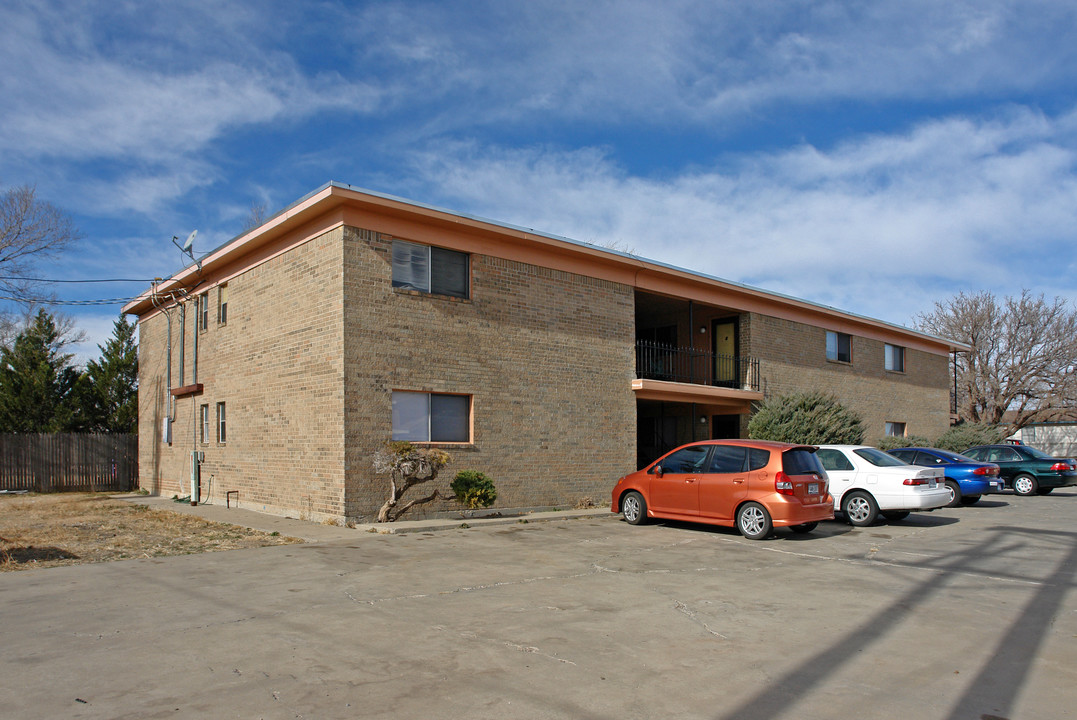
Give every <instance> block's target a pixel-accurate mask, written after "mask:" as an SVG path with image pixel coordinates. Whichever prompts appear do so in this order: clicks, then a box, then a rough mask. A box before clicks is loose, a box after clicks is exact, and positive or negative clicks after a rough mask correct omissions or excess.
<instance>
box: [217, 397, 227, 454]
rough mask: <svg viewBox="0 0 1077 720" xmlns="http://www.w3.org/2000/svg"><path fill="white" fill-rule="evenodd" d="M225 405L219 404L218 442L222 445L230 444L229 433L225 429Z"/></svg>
mask: <svg viewBox="0 0 1077 720" xmlns="http://www.w3.org/2000/svg"><path fill="white" fill-rule="evenodd" d="M224 410H225V408H224V403H223V402H219V403H217V442H219V443H221V444H222V445H223V444H224V443H226V442H228V433H227V432H226V427H225V413H224Z"/></svg>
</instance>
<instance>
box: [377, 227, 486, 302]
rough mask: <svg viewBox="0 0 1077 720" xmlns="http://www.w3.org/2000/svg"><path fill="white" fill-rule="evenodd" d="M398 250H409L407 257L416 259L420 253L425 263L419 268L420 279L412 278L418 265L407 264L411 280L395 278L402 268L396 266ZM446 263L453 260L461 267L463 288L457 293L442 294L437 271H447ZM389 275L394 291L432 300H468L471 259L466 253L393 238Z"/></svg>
mask: <svg viewBox="0 0 1077 720" xmlns="http://www.w3.org/2000/svg"><path fill="white" fill-rule="evenodd" d="M397 248H401V249H408V251H409V253H411V255H410V257H416V256H415V255H414V253H415V252H416V251H421V252H422V254H423V259H424V261H425V267H424V268H421V274H422V275H423V277H415V276H414V275H415V269H416V268H418V267H419V265H420V263H413V264H411V263H409V265H408V268H409V271H410V272H409V274H410V275H412V277H410V278H408V279H401V278H398V277H397V267H398V266H400V267H402V265H398V263H397V256H398V253H397ZM439 258H440V259H439ZM449 259H452V260H453V262H456V261H460V262H462V263H463V266H464V269H463V288H462V289H461V290H459V291H456V292H454V291H451V290H445V289H444V287H445V286H444V284H442V282H441V281H442V278H441V277H439V276H438V273H439V268H445V267H447V266H448V265H447V263H446V261H447V260H449ZM390 274H391V282H392V286H393V289H396V290H404V291H410V292H421V293H424V294H426V295H433V296H435V297H450V298H456V299H458V300H470V299H471V255H469V254H468V253H466V252H461V251H459V250H452V249H449V248H443V247H439V246H437V245H424V244H422V243H416V242H411V241H410V240H400V239H397V238H394V239H393V244H392V248H391V250H390ZM435 288H437V289H435Z"/></svg>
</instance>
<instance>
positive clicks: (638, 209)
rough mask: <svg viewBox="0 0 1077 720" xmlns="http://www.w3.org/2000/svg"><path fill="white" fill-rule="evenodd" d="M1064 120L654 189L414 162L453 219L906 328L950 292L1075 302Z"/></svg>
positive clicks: (513, 153) (803, 155)
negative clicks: (480, 218)
mask: <svg viewBox="0 0 1077 720" xmlns="http://www.w3.org/2000/svg"><path fill="white" fill-rule="evenodd" d="M1066 122H1068V120H1067V119H1065V118H1063V120H1062V121H1054V120H1052V119H1050V118H1047V117H1044V116H1043V115H1040V114H1037V113H1034V112H1029V111H1012V112H1009V113H1007V114H1006V115H1005V116H1004V117H1002V118H1000V119H996V120H971V119H963V118H953V119H944V120H938V121H932V122H927V123H924V124H922V125H920V126H919V127H917V128H915V129H913V130H911V131H909V132H907V133H904V134H900V135H873V136H865V137H859V138H856V139H853V140H850V141H848V142H846V143H844V144H842V145H840V146H838V147H836V148H834V149H831V150H827V151H824V150H819V149H816V148H810V147H798V148H794V149H791V150H788V151H784V152H779V153H774V154H770V155H765V156H743V157H733V158H729V159H728V162H727V164H726V165H720V166H714V167H711V168H705V169H697V170H696V171H694V172H692V173H690V174H683V175H679V176H673V177H668V178H664V179H660V180H655V179H644V178H638V177H629V176H626V175H625V174H624V173H623V172H622V171H621V170H620V169H619V168H618V167H617V166H616V165H615V164H614V163H613V162H612V161H610V160H609V159H608V158H607V157H606V156H604V155H603V154H602V153H600V152H597V151H594V150H583V151H551V150H548V149H544V148H532V149H530V150H502V151H489V150H482V149H477V148H475V147H474V146H468V145H459V144H457V145H443V146H438V147H435V148H432V149H431V151H430V152H429V153H427V154H423V155H419V156H416V158H415V166H414V167H415V169H416V173H417V174H418V175H419V176H420V177H422V178H423V179H424V181H425V183H426V190H425V191H424V195H423V196H424V197H427V196H430V195H431V194H433V195H435V196H437V195H438V194H439V193H440V197H441V198H442V200H441V202H443V203H445V204H447V205H448V206H449V207H457V208H459V207H465V208H468V209H469V211H471V212H475V213H477V214H480V215H485V216H487V217H491V218H494V219H499V220H502V221H505V222H510V223H514V224H519V225H523V226H527V227H534V228H536V229H538V230H541V231H546V232H552V233H555V234H563V235H567V236H569V237H573V238H576V239H580V240H584V241H588V242H595V243H598V244H604V243H609V242H616V243H618V244H620V245H622V246H628V247H632V248H635V249H636V251H637V252H638V253H639V254H641V255H644V256H646V257H649V258H652V259H656V260H660V261H663V262H669V263H672V264H675V265H678V266H682V267H687V268H692V269H695V270H698V271H701V272H704V273H709V274H714V275H718V276H720V277H724V278H727V279H731V280H735V281H747V282H749V283H752V284H757V285H760V286H762V287H765V288H766V289H769V290H773V291H777V292H784V293H788V294H792V295H795V296H798V297H803V298H806V299H810V300H814V301H817V302H822V303H824V304H830V305H836V306H839V307H842V308H844V309H846V310H849V311H853V312H860V313H865V314H869V315H873V316H877V317H881V318H884V319H888V320H891V321H895V322H907V321H908V320H910V318H911V316H912V314H914V313H915V312H918V311H921V310H925V309H927V308H928V307H929V306H930V305H931V303H932V301H933V300H935V299H939V298H942V297H945V296H948V295H950V294H952V293H954V292H957V291H958V290H960V289H979V288H983V289H989V290H993V291H996V292H999V293H1002V294H1012V293H1016V292H1019V291H1020V289H1021V288H1023V287H1031V288H1033V289H1042V290H1044V291H1046V292H1048V294H1063V295H1068V296H1070V297H1075V296H1077V294H1075V293H1074V291H1073V290H1072V284H1071V283H1069V282H1068V281H1067V280H1066V278H1065V274H1063V273H1059V274H1057V275H1054V276H1052V273H1051V270H1052V268H1054V267H1058V265H1059V263H1061V264H1062V266H1063V267H1064V266H1065V265H1067V264H1068V265H1070V266H1072V264H1073V263H1074V260H1075V250H1074V245H1073V232H1074V231H1073V228H1074V227H1077V174H1075V172H1077V147H1075V146H1074V145H1073V143H1072V137H1067V134H1066V132H1065V128H1064V126H1065V124H1066ZM1030 250H1034V252H1030Z"/></svg>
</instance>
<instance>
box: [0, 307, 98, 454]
mask: <svg viewBox="0 0 1077 720" xmlns="http://www.w3.org/2000/svg"><path fill="white" fill-rule="evenodd" d="M61 343H62V338H61V333H60V330H59V329H58V328H57V327H56V322H55V321H54V319H53V317H52V316H51V315H50V314H49V313H47V312H45V311H44V310H39V311H38V313H37V315H36V316H35V317H34V319H33V321H32V322H31V323H30V324H28V325H27V327H26V328H25V329H24V330H23V331H22V332H21V333H19V334H18V336H17V337H16V338H15V342H14V343H13V344H12V346H11V347H10V348H3V349H0V432H10V433H48V432H77V431H78V430H82V429H83V428H84V427H85V423H86V418H85V413H83V412H82V408H81V402H80V400H81V396H82V395H83V393H84V392H85V387H86V386H85V380H84V379H83V377H82V375H81V374H80V373H79V372H78V370H76V369H75V368H74V367H73V366H72V365H71V355H67V354H63V353H61V352H60V345H61Z"/></svg>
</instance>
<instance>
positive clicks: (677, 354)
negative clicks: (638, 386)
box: [636, 340, 759, 392]
mask: <svg viewBox="0 0 1077 720" xmlns="http://www.w3.org/2000/svg"><path fill="white" fill-rule="evenodd" d="M636 377H637V378H640V379H642V380H658V381H662V382H671V383H687V384H691V385H707V386H710V387H719V388H732V389H735V390H750V391H753V392H758V391H759V360H758V359H755V358H751V357H747V356H743V355H723V354H721V353H713V352H710V351H708V350H697V349H695V348H679V347H674V346H672V345H666V344H664V343H659V342H653V341H650V340H638V341H636Z"/></svg>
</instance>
